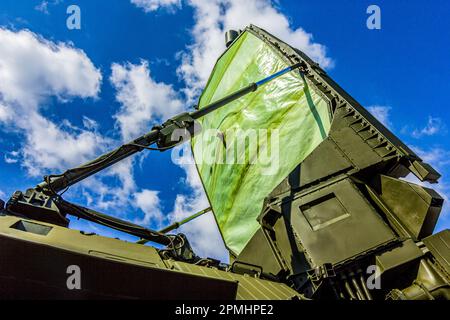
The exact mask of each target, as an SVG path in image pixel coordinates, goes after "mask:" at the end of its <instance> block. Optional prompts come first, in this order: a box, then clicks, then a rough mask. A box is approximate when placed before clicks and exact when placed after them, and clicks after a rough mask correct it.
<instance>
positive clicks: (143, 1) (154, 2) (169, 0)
mask: <svg viewBox="0 0 450 320" xmlns="http://www.w3.org/2000/svg"><path fill="white" fill-rule="evenodd" d="M131 3H133V4H134V5H136V6H137V7H139V8H141V9H143V10H144V11H145V12H152V11H156V10H158V9H159V8H166V9H168V10H173V9H175V8H177V7H181V0H131Z"/></svg>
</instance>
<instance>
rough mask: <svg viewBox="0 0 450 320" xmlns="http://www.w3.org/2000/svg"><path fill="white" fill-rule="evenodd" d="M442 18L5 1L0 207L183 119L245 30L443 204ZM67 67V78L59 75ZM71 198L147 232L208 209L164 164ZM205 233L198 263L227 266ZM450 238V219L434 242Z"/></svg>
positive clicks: (409, 12)
mask: <svg viewBox="0 0 450 320" xmlns="http://www.w3.org/2000/svg"><path fill="white" fill-rule="evenodd" d="M71 4H76V5H78V6H79V7H80V9H81V30H69V29H68V28H67V26H66V19H67V17H68V15H67V14H66V9H67V7H68V6H69V5H71ZM371 4H376V5H378V6H379V7H380V8H381V19H382V20H381V21H382V22H381V23H382V25H381V30H369V29H368V28H367V27H366V20H367V18H368V14H366V9H367V7H368V6H369V5H371ZM449 9H450V3H449V2H448V1H446V0H435V1H433V2H432V4H430V2H427V1H423V0H415V1H401V0H397V1H381V0H379V1H363V0H361V1H351V0H342V1H299V0H297V1H287V0H284V1H283V0H280V1H276V2H270V1H269V0H251V1H236V0H215V1H200V0H189V1H188V0H180V1H178V0H121V1H100V0H97V1H92V0H91V1H70V3H69V2H68V1H64V0H48V1H41V0H39V1H17V0H3V1H1V3H0V27H1V28H2V29H1V32H0V39H1V42H0V46H1V47H3V49H2V48H0V172H1V173H2V174H1V179H0V196H1V198H4V199H6V198H7V197H8V196H9V195H10V194H12V193H13V192H14V191H15V190H16V189H20V190H24V189H26V188H28V187H31V186H34V185H35V184H37V183H39V182H40V181H41V177H42V175H43V174H46V173H55V172H60V171H61V170H63V169H64V168H66V167H67V166H70V165H77V164H79V163H82V162H83V161H85V160H87V159H90V158H92V157H94V156H95V155H98V154H100V153H101V152H104V151H106V150H108V149H110V148H112V147H115V146H118V145H120V143H121V142H123V141H125V140H127V139H129V138H132V137H133V136H135V135H139V134H141V133H144V131H145V130H149V129H151V127H152V125H153V124H155V123H159V122H161V121H162V120H164V119H165V118H167V117H169V116H170V115H174V114H176V113H178V112H181V111H183V110H185V109H188V108H189V106H190V105H192V104H193V103H195V98H196V97H197V95H198V93H199V90H201V88H202V86H203V85H204V82H205V81H206V78H207V76H208V75H209V72H210V70H211V68H212V65H213V63H214V61H215V59H216V58H217V57H218V55H219V54H220V53H221V51H222V50H223V49H224V44H223V31H224V30H226V29H228V28H243V27H245V26H246V25H248V24H250V23H254V24H256V25H259V26H261V27H263V28H265V29H267V30H268V31H269V32H273V33H275V34H276V35H278V36H279V37H280V38H282V39H284V40H285V41H286V42H288V43H290V44H292V45H293V46H296V47H298V48H299V49H302V50H304V51H305V52H307V53H308V54H310V55H311V57H312V58H314V59H315V60H318V61H319V62H320V63H321V64H322V66H323V67H325V68H326V70H327V72H328V73H329V74H330V75H331V77H333V78H334V79H335V80H336V81H337V82H338V83H339V84H340V85H341V86H342V87H343V88H344V89H345V90H347V91H348V92H349V93H350V94H351V95H352V96H353V97H354V98H356V100H358V101H359V102H360V103H361V104H362V105H364V106H366V107H368V108H369V110H371V111H372V112H373V113H374V114H375V115H376V116H377V117H378V118H380V119H381V120H382V121H384V122H385V123H386V124H387V126H388V127H389V128H391V130H393V132H394V133H395V134H397V135H398V136H399V137H400V138H401V139H402V140H403V141H405V142H406V143H407V144H408V145H409V146H411V147H413V148H414V149H415V150H416V151H417V152H418V153H419V154H420V156H422V157H423V158H424V160H426V161H428V162H429V163H431V164H432V165H434V166H435V167H436V168H437V169H438V170H439V171H440V173H441V174H442V175H443V178H442V180H441V183H440V184H439V185H438V186H435V188H437V190H438V191H439V192H440V193H441V194H442V195H443V196H444V197H447V194H450V193H449V192H450V190H449V188H450V187H449V183H450V182H449V178H447V177H448V175H449V174H450V170H448V163H449V160H448V159H449V156H450V144H449V142H448V123H449V120H450V116H449V114H448V112H446V110H447V107H448V97H447V94H448V93H449V92H450V61H449V59H448V58H449V53H450V21H449V20H448V19H447V17H446V14H445V13H448V12H449ZM25 30H26V31H25ZM14 50H21V52H22V53H21V54H18V52H19V51H14ZM67 64H72V65H73V66H74V67H73V69H70V70H65V69H64V70H65V71H63V68H60V67H58V66H63V65H64V66H66V65H67ZM5 65H7V66H8V68H6V69H5V67H4V66H5ZM2 67H3V69H2ZM2 72H3V75H2ZM2 82H3V83H2ZM6 83H7V85H6ZM67 197H68V198H69V199H71V200H73V201H75V202H78V203H81V204H87V205H90V206H92V207H94V208H97V209H99V210H102V211H105V212H109V213H111V214H115V215H117V216H120V217H122V218H127V219H130V220H133V221H135V222H140V223H144V224H146V225H147V226H149V227H155V228H157V227H160V226H163V225H165V224H167V223H168V222H169V221H171V220H178V219H179V218H181V217H183V216H186V215H188V214H189V213H194V212H196V211H199V210H201V209H203V208H204V207H206V206H207V202H206V199H205V197H204V195H203V192H202V190H201V186H200V184H199V181H198V178H197V177H196V173H195V170H194V169H193V168H192V166H186V165H177V164H174V163H173V161H172V159H171V154H170V152H169V153H150V154H149V153H146V154H143V155H141V156H138V157H136V158H134V159H133V161H128V162H125V163H123V164H121V165H119V166H116V167H115V168H113V169H112V170H110V171H108V172H106V173H104V174H102V175H100V176H98V177H95V178H92V179H89V180H88V181H87V182H85V183H83V184H82V185H80V186H77V187H74V188H72V189H71V190H70V191H69V192H68V194H67ZM213 224H214V221H213V219H212V217H210V216H205V217H203V218H201V219H199V220H198V221H196V222H195V223H193V224H192V225H191V226H189V227H187V228H185V229H183V232H185V233H187V234H188V236H190V237H191V238H192V239H193V245H194V247H195V248H196V249H197V251H198V252H199V253H201V254H204V255H208V256H215V257H220V258H223V257H225V256H226V255H225V251H224V248H223V245H222V243H221V241H220V239H218V233H217V230H216V228H215V227H214V225H213ZM73 226H74V227H77V228H81V229H85V230H87V229H88V230H94V231H97V232H101V233H103V234H106V235H109V236H120V237H121V238H122V239H127V240H132V238H131V237H129V236H126V235H122V234H118V233H116V232H111V231H109V230H106V229H104V228H98V227H96V226H93V225H92V224H89V223H85V222H74V224H73ZM449 226H450V213H449V210H448V208H447V207H446V208H445V209H444V212H443V214H442V217H441V220H440V222H439V224H438V230H441V229H443V228H448V227H449Z"/></svg>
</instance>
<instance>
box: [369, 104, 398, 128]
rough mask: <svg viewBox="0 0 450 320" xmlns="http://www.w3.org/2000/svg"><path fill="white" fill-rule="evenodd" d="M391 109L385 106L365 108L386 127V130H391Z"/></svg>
mask: <svg viewBox="0 0 450 320" xmlns="http://www.w3.org/2000/svg"><path fill="white" fill-rule="evenodd" d="M391 109H392V108H391V107H386V106H379V105H375V106H370V107H367V110H369V112H370V113H371V114H372V115H373V116H374V117H375V118H377V119H378V120H379V121H380V122H381V123H382V124H384V125H385V126H386V128H392V123H391V121H390V119H389V116H390V114H389V113H390V112H391Z"/></svg>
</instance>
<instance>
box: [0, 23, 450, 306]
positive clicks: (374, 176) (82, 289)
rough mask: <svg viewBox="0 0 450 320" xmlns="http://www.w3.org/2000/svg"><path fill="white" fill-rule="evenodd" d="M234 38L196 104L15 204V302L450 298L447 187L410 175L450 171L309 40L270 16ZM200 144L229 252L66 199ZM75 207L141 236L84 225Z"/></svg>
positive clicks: (3, 232)
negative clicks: (302, 44) (351, 87)
mask: <svg viewBox="0 0 450 320" xmlns="http://www.w3.org/2000/svg"><path fill="white" fill-rule="evenodd" d="M226 43H227V50H226V51H225V52H224V53H223V55H222V56H221V57H220V58H219V59H218V61H217V64H216V66H215V68H214V70H213V72H212V74H211V77H210V79H209V81H208V84H207V86H206V88H205V90H204V92H203V94H202V95H201V97H200V100H199V104H198V106H197V110H196V111H193V112H191V113H185V114H182V115H179V116H176V117H174V118H173V119H171V120H169V121H167V122H166V123H164V124H163V125H162V126H158V127H155V128H153V129H152V130H151V131H150V132H149V133H147V134H145V135H143V136H141V137H139V138H137V139H136V140H134V141H132V142H130V143H128V144H125V145H123V146H121V147H120V148H118V149H116V150H114V151H112V152H110V153H108V154H105V155H103V156H101V157H99V158H98V159H96V160H93V161H91V162H89V163H87V164H85V165H82V166H80V167H77V168H74V169H70V170H68V171H66V172H65V173H63V174H58V175H51V176H47V177H45V179H44V182H42V183H41V184H39V185H38V186H36V187H35V188H32V189H30V190H27V191H26V192H20V191H18V192H16V193H15V194H14V195H13V196H12V197H11V199H9V201H8V202H7V203H3V202H2V203H1V212H0V254H1V259H0V297H1V298H66V299H77V298H82V299H88V298H94V299H95V298H121V299H136V298H138V299H300V300H309V299H314V300H321V299H328V300H329V299H336V300H386V299H391V300H427V299H429V300H433V299H449V298H450V232H449V230H445V231H442V232H440V233H437V234H433V230H434V228H435V225H436V222H437V220H438V218H439V214H440V211H441V208H442V205H443V199H442V197H441V196H439V194H437V193H436V192H435V191H434V190H432V189H429V188H425V187H422V186H420V185H416V184H413V183H410V182H408V181H406V180H403V179H402V178H405V177H406V176H407V175H409V174H411V173H412V174H414V175H415V176H416V177H417V178H418V179H419V180H421V181H425V182H430V183H437V181H438V179H439V177H440V176H439V174H438V173H437V172H436V171H435V170H434V169H433V168H432V167H430V166H429V165H428V164H426V163H424V162H423V161H422V160H421V159H420V158H419V157H418V156H417V155H416V154H415V153H414V152H413V151H411V150H410V149H409V148H408V147H407V146H406V145H404V144H403V143H402V142H401V141H400V140H399V139H398V138H396V137H395V136H394V135H393V134H392V133H391V132H390V131H389V130H387V129H386V128H385V127H384V126H383V125H382V124H381V123H380V122H379V121H377V119H375V118H374V117H373V116H372V115H371V114H370V113H369V112H367V111H366V110H365V109H364V108H363V107H362V106H360V105H359V104H358V103H357V102H356V101H355V100H354V99H353V98H352V97H350V96H349V95H348V94H347V93H346V92H345V91H344V90H342V89H341V88H340V87H339V86H338V85H337V84H336V83H335V82H334V81H333V80H332V79H330V78H329V77H328V75H327V74H326V73H325V72H324V71H323V70H322V69H321V68H320V67H319V66H318V65H317V64H316V63H314V62H313V61H312V60H310V59H309V58H308V57H307V56H306V55H305V54H304V53H303V52H301V51H299V50H297V49H294V48H292V47H290V46H289V45H288V44H286V43H284V42H283V41H281V40H279V39H277V38H275V37H274V36H272V35H271V34H269V33H268V32H266V31H264V30H261V29H260V28H258V27H255V26H250V27H248V28H246V29H245V30H244V31H240V32H236V31H230V32H228V33H227V34H226ZM260 79H263V80H260ZM255 81H257V82H255ZM188 140H191V148H192V151H193V155H194V158H195V162H196V165H197V169H198V172H199V175H200V177H201V180H202V183H203V186H204V189H205V192H206V194H207V196H208V199H209V202H210V205H211V208H210V209H211V210H212V212H213V213H214V216H215V218H216V222H217V224H218V226H219V230H220V232H221V234H222V237H223V240H224V242H225V244H226V246H227V248H228V250H229V252H230V263H229V264H225V263H221V262H220V261H217V260H214V259H210V258H201V257H198V256H197V255H196V254H195V253H194V252H193V250H192V248H191V247H190V245H189V241H188V239H187V238H186V237H185V236H184V235H183V234H175V233H172V232H173V230H175V229H176V228H177V227H178V226H179V225H180V224H175V225H172V226H169V227H168V228H165V229H164V230H161V231H154V230H149V229H146V228H144V227H141V226H138V225H135V224H132V223H129V222H126V221H122V220H119V219H116V218H113V217H111V216H110V215H107V214H103V213H100V212H96V211H94V210H91V209H88V208H84V207H82V206H79V205H77V204H74V203H71V202H69V201H66V200H64V199H63V198H62V196H61V193H62V192H63V191H64V190H65V189H66V188H68V187H70V186H71V185H73V184H75V183H77V182H79V181H82V180H83V179H85V178H87V177H89V176H91V175H93V174H95V173H98V172H99V171H101V170H103V169H105V168H107V167H109V166H111V165H113V164H115V163H117V162H118V161H120V160H123V159H125V158H127V157H130V156H132V155H134V154H136V153H138V152H141V151H144V150H147V149H150V150H158V151H165V150H169V149H171V148H173V147H175V146H177V145H179V144H181V143H183V142H187V141H188ZM207 211H208V210H205V211H203V212H200V213H199V214H197V215H196V216H194V217H192V219H193V218H195V217H197V216H199V215H201V214H203V213H204V212H207ZM67 216H74V217H78V218H82V219H86V220H89V221H92V222H95V223H99V224H102V225H105V226H108V227H111V228H114V229H116V230H120V231H122V232H127V233H129V234H131V235H134V236H137V237H139V238H140V239H141V240H140V241H139V242H138V243H130V242H125V241H121V240H118V239H109V238H106V237H102V236H98V235H95V234H87V233H83V232H80V231H76V230H71V229H69V228H68V226H69V220H68V218H67ZM187 220H190V219H187ZM147 242H152V243H155V246H147V245H144V244H145V243H147ZM68 270H69V271H70V270H72V271H74V270H75V271H77V270H78V271H80V272H81V285H79V286H78V287H77V286H75V287H71V286H70V283H69V280H68V276H69V275H68V273H67V272H68Z"/></svg>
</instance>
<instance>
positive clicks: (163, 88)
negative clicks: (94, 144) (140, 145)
mask: <svg viewBox="0 0 450 320" xmlns="http://www.w3.org/2000/svg"><path fill="white" fill-rule="evenodd" d="M111 69H112V75H111V77H110V81H111V83H112V85H113V86H114V88H115V89H116V90H117V94H116V99H117V101H118V102H120V104H121V105H122V107H121V109H120V111H119V112H118V113H117V114H116V115H115V116H114V117H115V118H116V120H117V125H118V127H119V128H120V131H121V135H122V138H123V139H124V140H126V141H127V140H130V139H133V138H136V137H138V136H140V135H142V134H143V133H145V132H148V131H149V130H150V129H151V125H152V122H154V121H155V120H160V121H161V120H166V119H168V118H170V117H172V116H174V115H176V114H178V113H179V112H181V111H182V110H183V103H182V102H181V100H180V98H179V96H178V94H177V92H176V91H175V90H174V89H173V87H172V86H171V85H167V84H165V83H161V82H156V81H155V80H153V79H152V78H151V75H150V69H149V66H148V62H146V61H142V62H141V64H139V65H134V64H131V63H126V64H117V63H114V64H113V65H112V67H111Z"/></svg>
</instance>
